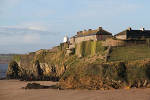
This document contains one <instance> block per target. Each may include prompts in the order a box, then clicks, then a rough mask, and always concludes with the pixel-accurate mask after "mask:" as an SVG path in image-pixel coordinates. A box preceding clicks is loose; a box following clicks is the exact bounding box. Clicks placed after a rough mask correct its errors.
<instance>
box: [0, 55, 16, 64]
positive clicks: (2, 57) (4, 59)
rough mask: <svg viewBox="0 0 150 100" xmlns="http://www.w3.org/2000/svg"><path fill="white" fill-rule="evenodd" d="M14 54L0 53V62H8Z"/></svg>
mask: <svg viewBox="0 0 150 100" xmlns="http://www.w3.org/2000/svg"><path fill="white" fill-rule="evenodd" d="M14 55H15V54H0V64H5V63H6V64H7V63H9V62H10V61H11V60H12V58H13V56H14Z"/></svg>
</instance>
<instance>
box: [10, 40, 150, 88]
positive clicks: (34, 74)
mask: <svg viewBox="0 0 150 100" xmlns="http://www.w3.org/2000/svg"><path fill="white" fill-rule="evenodd" d="M66 48H68V44H66V43H65V44H61V45H60V46H57V47H54V48H53V49H50V50H39V51H36V52H32V53H29V54H26V55H16V56H14V58H13V60H12V62H11V63H10V64H9V68H8V71H7V77H8V78H18V79H20V80H53V81H59V84H58V85H59V86H60V87H61V88H63V89H70V88H71V89H76V88H78V89H84V88H86V89H102V90H105V89H118V88H125V87H149V86H150V85H149V83H150V59H149V58H150V57H149V56H146V57H145V55H144V54H145V53H149V52H148V51H149V50H148V49H149V47H147V46H144V48H145V49H146V50H145V51H144V53H143V54H142V52H143V51H142V49H141V46H137V47H133V46H130V47H128V49H127V50H134V52H128V53H127V52H126V51H125V49H124V48H127V47H119V48H111V47H103V46H102V44H101V41H86V42H82V43H80V44H76V45H75V49H74V50H73V51H74V52H72V54H71V55H69V56H68V55H66V52H67V51H66ZM120 49H121V51H119V50H120ZM123 50H124V51H123ZM114 52H117V54H116V55H117V56H118V57H119V58H118V59H115V60H114V59H112V58H114V57H116V56H114ZM122 52H126V53H124V54H129V55H128V56H131V55H133V54H134V56H135V58H136V53H137V52H138V54H139V55H140V57H142V55H143V57H145V58H143V59H144V60H143V59H138V55H137V59H135V58H134V59H129V58H130V57H128V58H127V57H124V56H125V55H124V56H123V55H121V53H122ZM126 56H127V55H126ZM125 58H126V59H125ZM130 60H131V61H130Z"/></svg>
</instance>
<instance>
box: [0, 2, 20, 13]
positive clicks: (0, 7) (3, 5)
mask: <svg viewBox="0 0 150 100" xmlns="http://www.w3.org/2000/svg"><path fill="white" fill-rule="evenodd" d="M21 1H22V0H0V11H1V12H5V11H6V10H8V9H12V8H13V7H15V6H17V5H18V4H20V3H21Z"/></svg>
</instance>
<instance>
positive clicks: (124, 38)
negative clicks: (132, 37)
mask: <svg viewBox="0 0 150 100" xmlns="http://www.w3.org/2000/svg"><path fill="white" fill-rule="evenodd" d="M116 38H117V39H121V40H126V39H127V36H126V35H118V36H116Z"/></svg>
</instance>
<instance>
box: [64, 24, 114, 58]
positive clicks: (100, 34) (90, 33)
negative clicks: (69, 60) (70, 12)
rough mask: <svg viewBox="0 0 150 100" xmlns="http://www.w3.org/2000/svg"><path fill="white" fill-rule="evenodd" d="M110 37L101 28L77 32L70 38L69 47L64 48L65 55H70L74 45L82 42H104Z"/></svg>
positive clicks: (108, 33)
mask: <svg viewBox="0 0 150 100" xmlns="http://www.w3.org/2000/svg"><path fill="white" fill-rule="evenodd" d="M109 37H112V33H110V32H108V31H106V30H104V29H103V28H102V27H99V28H98V29H96V30H92V29H89V30H84V31H79V32H77V34H76V35H75V36H73V37H71V38H70V40H69V42H68V43H69V47H68V48H66V50H67V55H69V54H71V53H72V52H73V50H74V48H75V44H78V43H81V42H83V41H90V40H93V41H98V40H106V39H107V38H109Z"/></svg>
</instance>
